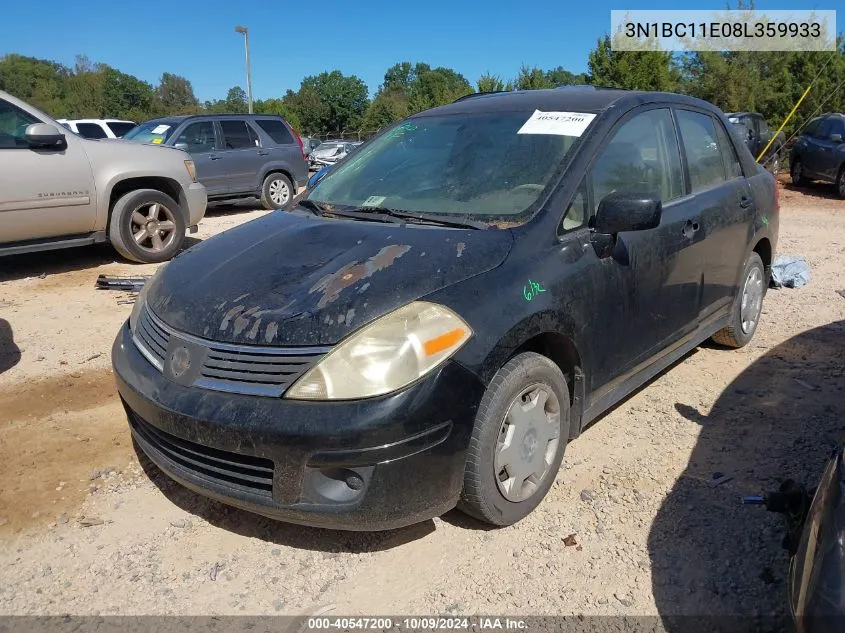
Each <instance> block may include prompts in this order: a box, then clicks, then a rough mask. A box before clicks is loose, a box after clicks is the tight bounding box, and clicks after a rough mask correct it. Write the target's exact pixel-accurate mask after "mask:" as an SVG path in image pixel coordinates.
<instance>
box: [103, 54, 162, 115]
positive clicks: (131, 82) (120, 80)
mask: <svg viewBox="0 0 845 633" xmlns="http://www.w3.org/2000/svg"><path fill="white" fill-rule="evenodd" d="M102 74H103V114H102V116H103V117H117V118H126V119H131V120H133V121H143V120H144V119H146V118H149V116H150V114H151V112H152V111H153V100H154V98H155V91H154V90H153V87H152V86H151V85H150V84H148V83H147V82H146V81H141V80H140V79H138V78H137V77H133V76H132V75H127V74H126V73H122V72H120V71H119V70H116V69H114V68H111V67H110V66H103V70H102Z"/></svg>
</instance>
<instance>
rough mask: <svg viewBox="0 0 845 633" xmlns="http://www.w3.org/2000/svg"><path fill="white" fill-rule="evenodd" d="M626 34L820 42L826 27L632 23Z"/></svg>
mask: <svg viewBox="0 0 845 633" xmlns="http://www.w3.org/2000/svg"><path fill="white" fill-rule="evenodd" d="M624 34H625V37H631V38H641V37H654V38H661V37H664V38H669V37H677V38H684V37H689V38H692V39H696V38H703V39H708V38H718V37H724V38H730V37H734V38H745V37H747V38H775V37H804V38H819V37H821V36H822V27H821V24H820V23H818V22H767V23H765V24H764V23H762V22H757V23H756V24H749V23H748V22H628V23H626V24H625V30H624Z"/></svg>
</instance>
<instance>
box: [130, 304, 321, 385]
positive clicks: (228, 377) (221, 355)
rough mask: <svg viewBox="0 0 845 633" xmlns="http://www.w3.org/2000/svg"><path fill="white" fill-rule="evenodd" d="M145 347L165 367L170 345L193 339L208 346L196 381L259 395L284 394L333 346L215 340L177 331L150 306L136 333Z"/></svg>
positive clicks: (160, 367) (155, 362) (142, 348)
mask: <svg viewBox="0 0 845 633" xmlns="http://www.w3.org/2000/svg"><path fill="white" fill-rule="evenodd" d="M133 340H134V341H135V345H136V346H137V347H138V349H139V350H140V351H141V353H142V354H143V355H144V357H146V359H147V360H149V361H150V362H151V363H152V364H153V365H154V366H155V367H156V368H157V369H158V370H159V371H162V372H164V374H165V375H167V372H166V371H164V362H165V359H166V358H167V353H168V345H169V344H170V343H171V341H172V342H173V343H174V344H175V343H176V342H178V341H179V340H183V341H190V342H191V343H193V344H194V345H200V346H202V348H203V349H204V350H205V357H204V360H203V364H202V368H201V369H200V371H199V373H198V375H197V377H196V378H195V379H194V381H193V383H192V384H193V385H194V386H196V387H202V388H204V389H212V390H215V391H226V392H229V393H240V394H246V395H257V396H270V397H278V396H281V395H282V394H283V393H284V391H285V389H287V388H288V387H290V385H291V384H293V382H294V381H295V380H296V379H298V378H299V377H300V376H302V374H304V373H305V372H306V371H307V370H308V369H310V368H311V367H313V366H314V364H315V363H316V362H317V361H318V360H319V359H320V358H321V357H322V356H324V355H325V354H326V353H327V352H328V351H329V349H330V348H327V347H261V346H258V345H237V344H231V343H218V342H216V341H209V340H207V339H202V338H199V337H196V336H192V335H189V334H184V333H182V332H177V331H176V330H174V329H172V328H171V327H170V326H168V325H166V324H164V323H163V322H162V321H161V320H160V319H158V318H157V317H156V316H155V315H154V314H153V313H152V311H150V310H149V308H148V307H147V306H144V308H143V309H142V310H141V314H140V316H139V317H138V324H137V326H136V328H135V335H134V337H133Z"/></svg>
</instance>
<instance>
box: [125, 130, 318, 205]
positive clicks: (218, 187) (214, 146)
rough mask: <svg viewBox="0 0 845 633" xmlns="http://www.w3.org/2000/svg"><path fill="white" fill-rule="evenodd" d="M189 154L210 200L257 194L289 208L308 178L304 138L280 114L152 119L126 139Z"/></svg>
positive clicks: (265, 200) (267, 202)
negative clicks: (172, 148)
mask: <svg viewBox="0 0 845 633" xmlns="http://www.w3.org/2000/svg"><path fill="white" fill-rule="evenodd" d="M123 138H124V139H127V140H130V141H137V142H142V143H152V144H156V145H170V146H172V147H176V148H179V149H184V150H185V151H187V152H189V153H190V154H191V158H193V159H194V164H195V165H196V169H197V178H198V179H199V181H200V182H201V183H202V184H203V185H205V188H206V191H207V192H208V199H209V201H214V200H230V199H234V198H243V197H257V198H259V199H260V200H261V205H262V206H263V207H264V208H265V209H284V208H287V207H288V206H289V205H290V204H291V202H292V200H293V199H294V197H295V196H296V194H297V193H298V191H299V189H301V188H304V187H305V185H306V183H307V181H308V162H307V160H306V158H305V152H304V151H303V147H302V139H301V138H300V137H299V135H298V134H297V133H296V131H295V130H294V129H293V128H292V127H291V126H290V125H289V124H288V122H287V121H285V120H284V119H283V118H282V117H280V116H274V115H270V114H216V115H195V116H177V117H167V118H163V119H153V120H152V121H147V122H145V123H141V124H140V125H138V126H136V127H135V128H134V129H132V130H130V131H129V132H127V133H126V135H125V136H124V137H123Z"/></svg>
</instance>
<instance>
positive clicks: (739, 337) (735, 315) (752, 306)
mask: <svg viewBox="0 0 845 633" xmlns="http://www.w3.org/2000/svg"><path fill="white" fill-rule="evenodd" d="M765 296H766V269H765V267H764V266H763V260H762V259H760V256H759V255H758V254H757V253H751V255H749V256H748V260H747V261H746V262H745V270H744V272H743V277H742V284H741V285H740V287H739V293H738V294H737V296H736V298H735V299H734V303H733V306H732V307H731V316H730V321H729V322H728V325H726V326H725V327H723V328H722V329H721V330H719V331H718V332H716V333H715V334H714V335H713V340H714V341H715V342H716V343H718V344H719V345H725V346H726V347H733V348H739V347H743V346H745V345H747V344H748V343H749V341H751V339H752V337H753V336H754V332H756V331H757V325H758V324H759V322H760V314H761V313H762V311H763V298H764V297H765Z"/></svg>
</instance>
